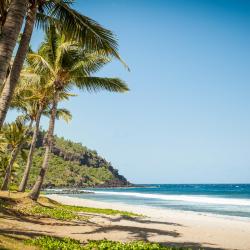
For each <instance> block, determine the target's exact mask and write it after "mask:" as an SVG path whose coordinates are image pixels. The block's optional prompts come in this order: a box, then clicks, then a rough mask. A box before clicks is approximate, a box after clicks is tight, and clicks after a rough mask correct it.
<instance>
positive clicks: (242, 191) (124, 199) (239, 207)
mask: <svg viewBox="0 0 250 250" xmlns="http://www.w3.org/2000/svg"><path fill="white" fill-rule="evenodd" d="M84 190H86V191H91V193H87V194H86V193H82V194H66V195H67V196H71V197H77V198H85V199H91V200H96V201H109V202H118V203H123V204H130V205H143V206H150V207H154V208H161V209H173V210H182V211H193V212H199V213H212V214H216V215H226V216H234V217H235V216H237V217H245V218H246V217H248V218H250V184H150V185H149V184H147V185H142V186H141V187H131V188H95V189H91V188H89V189H84ZM57 191H58V190H57ZM48 192H49V193H51V192H53V190H50V191H48ZM64 195H65V194H64Z"/></svg>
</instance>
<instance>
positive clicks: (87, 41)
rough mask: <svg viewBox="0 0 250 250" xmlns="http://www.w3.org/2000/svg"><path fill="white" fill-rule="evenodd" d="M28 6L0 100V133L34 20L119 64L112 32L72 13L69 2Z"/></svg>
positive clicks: (53, 0)
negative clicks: (112, 57) (107, 55)
mask: <svg viewBox="0 0 250 250" xmlns="http://www.w3.org/2000/svg"><path fill="white" fill-rule="evenodd" d="M30 2H31V3H30V6H29V11H28V13H27V18H26V24H25V28H24V32H23V35H22V38H21V41H20V45H19V47H18V50H17V54H16V56H15V59H14V62H13V66H12V68H11V72H10V74H9V76H8V79H7V81H6V83H5V86H4V88H3V90H2V94H1V98H0V129H1V127H2V125H3V122H4V120H5V117H6V114H7V111H8V108H9V105H10V102H11V99H12V95H13V93H14V90H15V87H16V85H17V83H18V79H19V76H20V72H21V69H22V66H23V63H24V60H25V56H26V53H27V51H28V48H29V43H30V39H31V35H32V32H33V28H34V24H35V22H36V20H37V24H38V25H39V26H41V27H44V28H46V27H47V26H48V24H49V23H54V24H55V25H57V27H58V28H59V29H60V30H61V32H64V33H65V34H67V37H68V38H69V39H76V40H78V41H79V42H81V43H82V44H83V45H84V46H85V47H86V48H89V49H103V51H104V52H105V53H106V54H111V55H113V56H116V57H117V58H119V59H120V60H121V58H120V57H119V54H118V52H117V42H116V40H115V38H114V35H113V34H112V32H111V31H109V30H107V29H104V28H103V27H101V26H100V25H99V24H98V23H96V22H95V21H93V20H92V19H90V18H88V17H86V16H83V15H81V14H80V13H78V12H77V11H75V10H74V9H72V8H71V6H70V5H71V3H72V2H73V1H71V0H49V1H43V0H37V1H30ZM42 11H45V13H41V12H42ZM0 85H1V81H0Z"/></svg>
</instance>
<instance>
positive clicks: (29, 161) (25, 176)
mask: <svg viewBox="0 0 250 250" xmlns="http://www.w3.org/2000/svg"><path fill="white" fill-rule="evenodd" d="M42 111H43V106H42V105H41V106H40V107H39V110H38V113H37V116H36V125H35V129H34V132H33V136H32V141H31V145H30V150H29V154H28V159H27V163H26V167H25V170H24V173H23V178H22V180H21V183H20V185H19V188H18V191H19V192H24V191H25V189H26V187H27V183H28V179H29V174H30V169H31V167H32V161H33V155H34V151H35V147H36V140H37V135H38V132H39V126H40V120H41V116H42Z"/></svg>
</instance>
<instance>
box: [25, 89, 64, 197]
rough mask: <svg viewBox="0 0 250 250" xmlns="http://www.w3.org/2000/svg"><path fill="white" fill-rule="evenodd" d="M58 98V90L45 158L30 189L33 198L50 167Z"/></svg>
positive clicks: (52, 110) (50, 122)
mask: <svg viewBox="0 0 250 250" xmlns="http://www.w3.org/2000/svg"><path fill="white" fill-rule="evenodd" d="M58 99H59V92H58V91H56V93H55V97H54V100H53V104H52V108H51V115H50V121H49V129H48V133H47V138H46V142H45V155H44V159H43V165H42V167H41V170H40V173H39V175H38V178H37V180H36V183H35V184H34V186H33V188H32V190H31V191H30V194H29V197H30V198H31V199H32V200H35V201H36V200H37V199H38V197H39V194H40V191H41V188H42V184H43V181H44V177H45V174H46V171H47V169H48V165H49V157H50V152H51V148H52V145H53V140H54V128H55V119H56V112H57V105H58Z"/></svg>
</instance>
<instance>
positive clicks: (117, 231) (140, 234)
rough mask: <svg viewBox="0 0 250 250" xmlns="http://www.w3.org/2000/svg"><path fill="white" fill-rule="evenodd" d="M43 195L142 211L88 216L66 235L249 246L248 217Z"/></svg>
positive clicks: (215, 246)
mask: <svg viewBox="0 0 250 250" xmlns="http://www.w3.org/2000/svg"><path fill="white" fill-rule="evenodd" d="M47 197H49V198H51V199H53V200H56V201H58V202H61V203H63V204H67V205H77V206H85V207H98V208H112V209H118V210H126V211H130V212H134V213H139V214H143V215H145V217H143V218H138V219H137V218H136V219H130V218H124V217H121V216H115V217H114V216H113V217H112V216H103V215H102V216H94V217H93V218H92V219H91V220H92V222H93V225H87V226H85V227H81V230H80V228H78V227H77V228H78V229H76V228H75V229H76V230H75V231H74V232H73V231H67V234H68V236H70V237H74V238H76V239H80V240H86V239H103V238H106V239H110V240H120V241H131V240H148V241H155V242H159V243H162V244H168V245H174V246H189V247H192V248H202V247H203V248H206V249H242V250H243V249H244V250H249V249H250V237H249V235H250V220H249V219H240V218H237V217H227V216H216V215H212V214H198V213H194V212H184V211H174V210H164V209H156V208H150V207H145V206H134V205H133V206H132V205H124V204H119V203H109V202H99V201H93V200H87V199H80V198H72V197H67V196H60V195H48V196H47ZM60 233H61V234H63V232H60ZM65 233H66V232H65Z"/></svg>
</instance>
